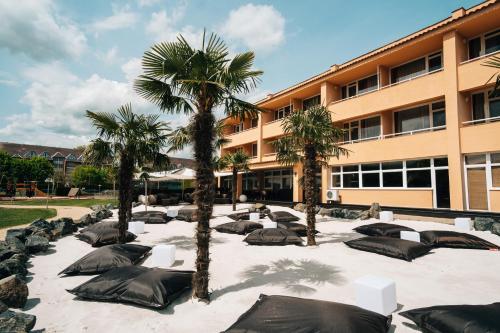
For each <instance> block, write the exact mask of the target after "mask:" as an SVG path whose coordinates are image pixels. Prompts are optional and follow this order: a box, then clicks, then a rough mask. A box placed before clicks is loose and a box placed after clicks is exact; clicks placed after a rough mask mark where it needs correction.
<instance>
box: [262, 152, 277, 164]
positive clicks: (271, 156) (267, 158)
mask: <svg viewBox="0 0 500 333" xmlns="http://www.w3.org/2000/svg"><path fill="white" fill-rule="evenodd" d="M274 161H276V153H267V154H263V155H262V162H274Z"/></svg>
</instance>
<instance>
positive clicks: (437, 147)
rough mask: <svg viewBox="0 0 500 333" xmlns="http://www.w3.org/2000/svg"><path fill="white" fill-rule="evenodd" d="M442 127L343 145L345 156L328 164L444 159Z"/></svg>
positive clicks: (445, 136)
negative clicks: (436, 157) (345, 150)
mask: <svg viewBox="0 0 500 333" xmlns="http://www.w3.org/2000/svg"><path fill="white" fill-rule="evenodd" d="M444 128H445V127H444V126H439V127H433V128H426V129H422V130H417V131H411V132H403V133H393V134H387V135H382V136H379V137H374V138H369V139H362V140H356V141H349V142H343V143H341V144H342V147H343V148H346V149H348V150H349V151H350V152H349V156H348V157H347V156H340V157H339V159H335V158H333V159H331V160H330V164H333V165H342V164H354V163H367V162H380V161H391V160H404V159H413V158H421V157H430V156H442V155H447V145H445V144H436V142H446V140H447V133H446V130H443V129H444Z"/></svg>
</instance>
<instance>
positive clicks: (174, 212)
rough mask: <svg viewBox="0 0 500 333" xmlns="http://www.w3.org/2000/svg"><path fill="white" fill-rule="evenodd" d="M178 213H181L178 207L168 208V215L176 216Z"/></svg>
mask: <svg viewBox="0 0 500 333" xmlns="http://www.w3.org/2000/svg"><path fill="white" fill-rule="evenodd" d="M177 214H179V210H178V209H170V208H169V209H167V216H169V217H173V218H175V217H177Z"/></svg>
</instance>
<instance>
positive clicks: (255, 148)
mask: <svg viewBox="0 0 500 333" xmlns="http://www.w3.org/2000/svg"><path fill="white" fill-rule="evenodd" d="M252 157H257V144H256V143H252Z"/></svg>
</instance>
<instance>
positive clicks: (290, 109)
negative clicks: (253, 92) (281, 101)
mask: <svg viewBox="0 0 500 333" xmlns="http://www.w3.org/2000/svg"><path fill="white" fill-rule="evenodd" d="M287 108H288V111H287V110H286V109H287ZM292 112H293V104H287V105H285V106H282V107H280V108H279V109H277V110H274V115H273V117H274V119H273V121H278V120H281V119H283V118H286V117H288V116H289V115H290V114H291V113H292ZM280 114H281V116H280Z"/></svg>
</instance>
